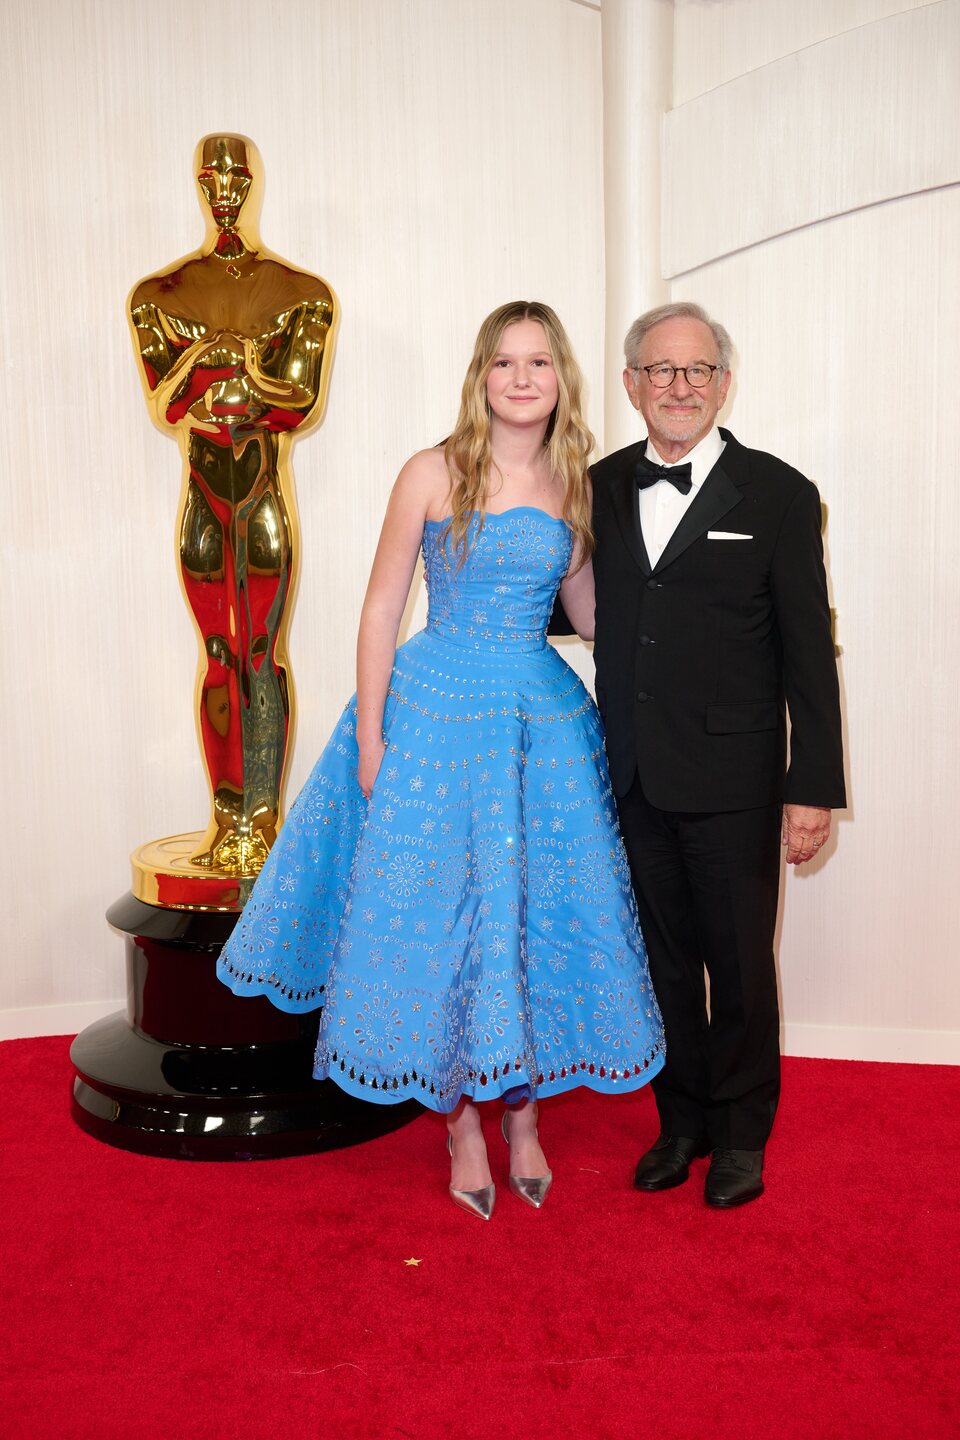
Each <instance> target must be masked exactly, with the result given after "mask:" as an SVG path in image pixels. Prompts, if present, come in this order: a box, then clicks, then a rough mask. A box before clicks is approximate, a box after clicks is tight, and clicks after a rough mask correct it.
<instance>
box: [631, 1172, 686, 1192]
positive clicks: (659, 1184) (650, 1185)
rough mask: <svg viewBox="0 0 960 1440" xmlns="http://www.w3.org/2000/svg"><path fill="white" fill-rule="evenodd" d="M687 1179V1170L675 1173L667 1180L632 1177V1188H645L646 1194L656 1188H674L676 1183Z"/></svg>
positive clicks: (681, 1183) (678, 1183)
mask: <svg viewBox="0 0 960 1440" xmlns="http://www.w3.org/2000/svg"><path fill="white" fill-rule="evenodd" d="M689 1179H690V1171H689V1170H687V1171H686V1172H685V1173H684V1174H683V1175H676V1176H674V1177H672V1178H671V1179H669V1180H637V1179H636V1178H634V1182H633V1188H634V1190H646V1191H647V1192H648V1194H652V1193H653V1192H654V1191H656V1190H676V1188H677V1186H678V1185H685V1184H686V1183H687V1181H688V1180H689Z"/></svg>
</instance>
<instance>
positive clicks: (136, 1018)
mask: <svg viewBox="0 0 960 1440" xmlns="http://www.w3.org/2000/svg"><path fill="white" fill-rule="evenodd" d="M107 919H108V920H109V922H110V924H111V925H113V926H114V928H115V929H118V930H120V931H122V932H123V933H124V935H125V940H126V958H127V1013H126V1014H123V1013H118V1014H116V1015H110V1016H108V1017H107V1018H106V1019H104V1020H99V1021H97V1022H96V1024H94V1025H90V1026H88V1027H87V1029H86V1030H84V1031H83V1032H82V1033H81V1034H80V1035H78V1036H77V1038H76V1040H75V1041H74V1042H73V1045H72V1046H71V1049H70V1058H71V1060H72V1061H73V1063H74V1066H75V1067H76V1070H77V1075H76V1078H75V1080H74V1086H73V1116H74V1119H75V1120H76V1122H77V1124H78V1125H80V1126H81V1128H82V1129H84V1130H86V1131H87V1133H88V1134H90V1135H93V1136H95V1137H96V1138H97V1139H98V1140H104V1141H106V1142H107V1144H110V1145H116V1146H119V1147H120V1148H121V1149H124V1150H135V1151H138V1152H140V1153H141V1154H147V1155H164V1156H168V1157H171V1158H175V1159H181V1160H256V1159H268V1158H271V1157H274V1156H281V1155H304V1154H311V1153H313V1152H315V1151H319V1150H333V1149H337V1148H339V1147H341V1146H345V1145H356V1144H358V1143H359V1142H361V1141H363V1140H368V1139H371V1138H373V1137H374V1136H376V1135H383V1134H386V1133H387V1132H389V1131H391V1130H395V1129H397V1128H398V1127H399V1126H401V1125H404V1124H406V1123H407V1121H408V1120H412V1119H413V1118H414V1116H416V1115H418V1114H420V1113H421V1112H420V1106H419V1105H417V1104H416V1103H415V1102H413V1101H407V1102H405V1103H404V1104H400V1105H376V1104H368V1103H365V1102H364V1101H362V1100H357V1099H355V1098H354V1097H353V1096H352V1095H347V1094H345V1093H344V1092H343V1091H342V1090H340V1089H339V1088H338V1086H336V1085H335V1084H334V1083H333V1082H332V1081H330V1080H326V1081H323V1082H317V1081H315V1080H313V1079H312V1068H313V1046H314V1040H315V1037H316V1030H317V1017H316V1015H289V1014H287V1013H285V1012H284V1011H280V1010H277V1009H275V1008H274V1006H272V1005H271V1004H270V1002H269V1001H268V1000H266V999H265V998H263V997H261V996H258V997H256V998H252V999H248V998H240V997H238V996H236V995H233V994H231V992H230V991H229V990H227V989H226V987H225V986H223V985H221V984H220V982H219V981H218V980H217V978H216V963H217V956H218V955H219V953H220V949H221V946H222V945H223V943H224V941H225V940H226V939H227V936H228V935H229V934H230V932H231V930H232V929H233V926H234V925H235V924H236V916H233V915H223V914H212V913H208V912H199V911H186V910H161V909H160V908H159V907H157V906H153V905H146V904H144V903H143V901H141V900H137V899H135V898H134V896H132V895H127V896H125V897H124V898H123V899H122V900H119V901H118V902H117V903H116V904H115V905H113V906H112V907H111V909H110V910H109V911H108V913H107Z"/></svg>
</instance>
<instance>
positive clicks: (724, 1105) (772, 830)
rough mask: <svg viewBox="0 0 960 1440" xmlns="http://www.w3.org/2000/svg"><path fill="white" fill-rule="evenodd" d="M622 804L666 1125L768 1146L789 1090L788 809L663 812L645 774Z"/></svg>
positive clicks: (676, 1131) (667, 1129) (657, 1091)
mask: <svg viewBox="0 0 960 1440" xmlns="http://www.w3.org/2000/svg"><path fill="white" fill-rule="evenodd" d="M617 804H618V808H619V811H620V825H621V828H622V830H623V839H624V844H625V845H626V849H627V856H628V858H629V860H630V869H631V871H632V874H633V884H634V889H635V891H636V895H637V906H638V908H639V911H640V922H641V924H642V926H643V934H644V939H645V940H646V942H647V953H648V955H649V957H650V977H651V979H652V980H653V986H654V989H655V990H656V992H657V999H658V1000H659V1002H660V1009H661V1011H662V1013H663V1022H664V1027H665V1029H666V1036H667V1063H666V1065H665V1067H664V1068H663V1070H661V1072H660V1074H659V1075H658V1076H657V1077H656V1079H655V1080H654V1081H653V1091H654V1095H655V1096H656V1101H657V1109H658V1110H659V1112H660V1124H661V1128H662V1131H663V1133H664V1134H666V1135H687V1136H690V1137H691V1138H693V1139H701V1138H705V1139H706V1140H707V1141H708V1142H709V1144H710V1147H711V1148H712V1149H713V1148H716V1147H717V1146H724V1147H727V1146H730V1147H733V1148H734V1149H739V1150H759V1149H760V1148H761V1147H762V1146H763V1145H764V1144H765V1143H766V1140H767V1137H768V1135H769V1134H770V1129H771V1127H772V1125H773V1117H774V1115H775V1113H776V1109H777V1100H778V1098H779V1095H780V1015H779V1006H778V1004H777V976H776V969H775V966H774V959H773V937H774V930H775V928H776V923H777V902H778V898H779V889H780V818H781V807H780V805H765V806H763V807H761V808H760V809H756V810H733V811H730V812H728V813H716V814H699V813H687V812H675V811H670V810H658V809H656V807H655V806H653V805H651V804H650V803H649V801H648V800H647V799H646V797H645V795H644V793H643V790H642V788H641V785H640V782H639V780H635V781H634V783H633V786H632V787H631V789H630V790H629V791H628V792H627V794H626V795H625V796H623V798H622V799H620V800H619V801H618V802H617ZM704 969H706V972H707V974H708V975H709V977H710V1013H709V1017H708V1015H707V998H706V986H705V983H704Z"/></svg>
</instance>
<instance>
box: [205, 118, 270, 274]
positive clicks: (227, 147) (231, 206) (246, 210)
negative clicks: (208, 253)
mask: <svg viewBox="0 0 960 1440" xmlns="http://www.w3.org/2000/svg"><path fill="white" fill-rule="evenodd" d="M194 174H195V175H196V178H197V190H198V192H199V195H200V203H201V205H202V206H203V208H204V209H205V210H206V212H207V216H208V219H207V231H208V235H209V236H210V238H211V239H214V241H215V248H216V249H217V251H218V252H220V253H223V254H226V253H228V252H229V253H234V252H235V250H236V248H237V244H238V242H239V243H240V245H241V246H242V248H244V249H248V250H249V249H256V248H257V246H258V243H259V242H258V235H257V220H258V218H259V214H260V202H261V199H262V195H263V162H262V160H261V159H260V152H259V150H258V149H257V147H256V145H255V144H254V143H253V141H252V140H249V139H248V138H247V137H246V136H245V135H205V136H204V137H203V139H202V140H201V141H200V143H199V145H198V146H197V150H196V155H195V156H194Z"/></svg>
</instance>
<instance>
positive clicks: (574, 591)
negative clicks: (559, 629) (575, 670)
mask: <svg viewBox="0 0 960 1440" xmlns="http://www.w3.org/2000/svg"><path fill="white" fill-rule="evenodd" d="M560 603H561V605H562V606H563V608H564V610H565V612H566V615H567V619H568V620H569V621H570V623H571V624H572V625H573V626H574V628H575V629H576V632H577V634H578V635H579V636H580V639H581V640H592V639H593V631H594V611H595V609H596V600H595V597H594V588H593V562H592V561H591V560H588V561H587V562H586V564H585V565H581V566H580V569H579V570H577V569H576V568H575V567H572V573H571V574H568V575H567V576H566V578H565V579H564V580H563V581H562V582H561V585H560Z"/></svg>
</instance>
